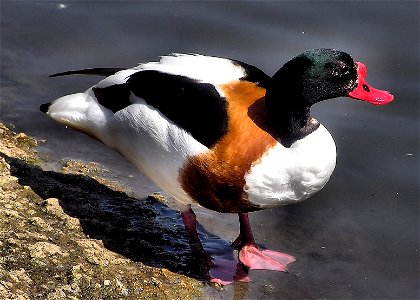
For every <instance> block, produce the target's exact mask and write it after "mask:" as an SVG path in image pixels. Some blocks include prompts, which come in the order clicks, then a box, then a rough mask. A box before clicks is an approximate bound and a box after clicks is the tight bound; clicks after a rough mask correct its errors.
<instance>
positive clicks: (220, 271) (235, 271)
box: [208, 256, 249, 285]
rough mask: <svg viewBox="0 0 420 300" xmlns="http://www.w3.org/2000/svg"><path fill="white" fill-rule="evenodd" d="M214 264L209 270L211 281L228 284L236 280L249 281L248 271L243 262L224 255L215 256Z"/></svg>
mask: <svg viewBox="0 0 420 300" xmlns="http://www.w3.org/2000/svg"><path fill="white" fill-rule="evenodd" d="M212 261H213V266H211V267H210V270H209V272H208V275H209V281H210V282H213V283H218V284H220V285H228V284H231V283H232V282H234V281H241V282H249V278H248V276H247V272H246V270H245V269H244V267H243V265H242V264H241V263H238V262H236V261H233V260H229V259H225V258H222V257H217V256H215V257H213V259H212Z"/></svg>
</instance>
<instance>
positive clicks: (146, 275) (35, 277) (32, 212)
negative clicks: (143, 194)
mask: <svg viewBox="0 0 420 300" xmlns="http://www.w3.org/2000/svg"><path fill="white" fill-rule="evenodd" d="M36 145H37V141H35V140H34V139H32V138H30V137H28V136H26V135H25V134H24V133H19V134H16V133H14V132H12V131H10V130H9V129H8V128H6V127H5V126H4V125H2V124H0V299H144V298H152V299H192V298H196V297H200V295H201V292H200V288H202V283H201V282H200V281H198V280H196V279H193V278H198V275H197V274H195V273H194V268H193V266H194V260H193V259H192V257H191V256H190V254H189V250H188V244H187V237H186V236H185V234H184V232H183V227H182V222H180V220H179V216H178V213H177V212H175V211H173V210H171V209H169V208H167V207H166V206H165V205H164V204H162V203H161V202H159V201H158V200H157V198H158V197H152V196H151V197H149V198H147V199H136V198H134V197H130V196H128V195H127V194H126V193H124V192H122V191H120V189H121V187H119V186H118V184H117V183H115V182H110V181H107V180H105V179H103V178H102V177H101V173H102V172H106V170H101V169H100V167H99V166H98V165H96V164H94V163H87V164H84V163H81V162H75V161H67V162H63V165H62V168H61V171H60V172H54V171H44V170H43V169H42V168H41V167H39V165H42V164H43V162H42V161H40V160H39V159H38V158H37V156H36V152H35V151H34V150H33V147H34V146H36ZM191 270H192V271H191ZM182 274H185V275H188V276H184V275H182Z"/></svg>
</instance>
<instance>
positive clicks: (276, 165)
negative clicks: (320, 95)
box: [244, 125, 336, 208]
mask: <svg viewBox="0 0 420 300" xmlns="http://www.w3.org/2000/svg"><path fill="white" fill-rule="evenodd" d="M335 164H336V147H335V143H334V140H333V138H332V136H331V134H330V133H329V132H328V130H327V129H326V128H325V127H324V126H322V125H320V127H319V128H318V129H317V130H315V131H314V132H312V133H311V134H309V135H308V136H306V137H305V138H303V139H301V140H298V141H296V142H295V143H293V144H292V145H291V147H290V148H285V147H284V146H283V145H281V144H280V143H279V144H277V145H275V146H274V147H272V148H271V149H269V150H268V151H267V152H266V153H265V154H264V155H263V156H262V157H261V159H259V160H258V161H256V162H255V163H254V164H253V165H252V167H251V169H250V170H249V172H247V174H246V175H245V182H246V184H245V187H244V189H245V192H246V194H247V196H248V201H250V202H251V203H252V204H253V205H255V206H259V207H261V208H266V207H272V206H276V205H282V204H289V203H293V202H297V201H301V200H305V199H307V198H308V197H310V196H311V195H313V194H314V193H316V192H317V191H319V190H320V189H322V188H323V187H324V185H325V184H326V183H327V181H328V180H329V178H330V176H331V174H332V172H333V171H334V168H335Z"/></svg>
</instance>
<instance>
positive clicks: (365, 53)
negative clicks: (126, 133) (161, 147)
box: [0, 0, 420, 299]
mask: <svg viewBox="0 0 420 300" xmlns="http://www.w3.org/2000/svg"><path fill="white" fill-rule="evenodd" d="M321 47H325V48H337V49H342V50H345V51H347V52H349V53H350V54H351V55H352V56H353V57H354V58H355V59H356V60H359V61H362V62H364V63H365V64H366V65H367V68H368V81H369V82H370V83H371V84H372V85H373V86H375V87H377V88H383V89H386V90H389V91H391V92H392V93H393V94H394V95H395V100H394V102H392V103H391V104H389V105H387V106H384V107H374V106H372V105H369V104H367V103H362V102H360V101H352V100H349V99H338V100H329V101H325V102H323V103H320V104H318V105H317V106H316V107H314V108H313V114H314V115H315V116H316V117H317V118H318V119H319V120H320V121H321V122H322V123H323V124H324V125H325V126H326V127H327V128H328V129H329V130H330V132H331V133H332V135H333V136H334V138H335V140H336V144H337V149H338V160H337V168H336V170H335V172H334V174H333V176H332V178H331V180H330V182H329V183H328V184H327V186H326V187H325V188H324V189H323V190H322V191H321V192H320V193H318V194H317V195H315V196H314V197H313V198H311V199H310V200H308V201H306V202H304V203H302V204H299V205H295V206H289V207H284V208H277V209H272V210H266V211H261V212H256V213H253V214H251V222H252V224H253V226H254V231H255V237H256V239H257V242H259V243H260V244H261V245H263V246H265V247H267V248H271V249H277V250H280V251H284V252H286V253H291V254H293V255H294V256H296V257H297V258H298V260H297V261H296V262H295V263H293V264H292V265H290V272H289V273H288V274H285V273H275V272H270V271H252V272H251V273H250V277H251V279H252V282H250V283H249V284H247V285H245V284H240V285H233V286H228V287H226V288H225V289H224V290H222V291H219V290H215V289H213V288H208V289H206V297H208V298H211V299H228V298H235V299H242V298H243V299H319V298H322V299H343V298H345V299H365V298H375V299H397V298H398V299H418V298H419V297H420V295H419V82H420V81H419V2H418V1H384V2H381V1H369V2H368V1H353V2H351V1H350V2H341V1H340V2H328V1H310V2H309V1H308V2H306V1H299V2H289V1H279V2H275V1H273V2H270V1H266V2H257V1H256V2H252V1H250V2H183V1H175V2H170V1H168V2H166V1H165V2H137V1H127V2H124V1H118V2H112V1H63V2H57V1H4V0H2V1H1V106H0V121H2V122H4V123H6V124H13V125H14V126H16V130H17V131H24V132H26V133H28V134H30V135H32V136H35V137H36V138H38V139H46V140H47V142H46V143H45V144H44V145H43V146H42V147H41V148H40V151H41V154H43V155H47V156H48V157H49V159H50V160H51V161H58V160H60V159H69V158H73V159H82V160H86V161H92V160H93V161H97V162H98V163H99V164H101V165H103V166H104V167H105V168H107V169H110V170H111V174H110V176H111V177H115V178H116V179H117V180H119V181H121V182H123V183H124V184H126V185H128V186H130V187H131V188H132V189H133V192H135V193H136V195H137V196H138V197H139V198H141V197H145V196H146V195H147V194H149V193H151V192H154V191H157V190H158V188H157V187H155V186H154V185H152V184H151V183H150V182H149V181H148V180H147V179H145V178H144V177H143V176H142V175H141V174H139V173H138V172H137V171H136V170H135V169H134V168H133V167H131V166H130V165H129V164H128V163H127V162H126V161H125V160H124V159H123V158H121V157H120V156H119V155H117V154H115V153H113V152H112V151H111V150H109V149H107V148H105V147H104V146H102V145H101V144H99V143H97V142H95V141H92V140H90V139H89V138H87V137H85V136H83V135H82V134H79V133H76V132H74V131H72V130H66V129H65V128H63V126H60V125H58V124H56V123H54V122H53V121H52V120H49V119H48V118H47V117H45V116H44V115H42V114H41V113H40V112H39V111H38V107H39V104H41V103H44V102H48V101H51V100H53V99H55V98H57V97H59V96H61V95H64V94H67V93H73V92H78V91H82V90H85V89H86V88H87V87H88V86H90V85H92V84H94V83H95V82H96V81H97V80H98V78H93V77H81V76H73V77H66V78H59V79H49V78H47V75H49V74H52V73H55V72H60V71H66V70H69V69H79V68H89V67H130V66H134V65H136V64H137V63H139V62H145V61H148V60H156V59H157V58H158V56H159V55H163V54H168V53H171V52H195V53H202V54H209V55H215V56H223V57H232V58H236V59H239V60H242V61H245V62H248V63H250V64H253V65H256V66H258V67H260V68H261V69H262V70H264V71H266V72H267V73H268V74H270V75H271V74H273V73H274V72H275V71H276V70H277V69H278V68H279V67H280V66H281V65H282V64H283V63H284V62H286V61H287V60H288V59H290V58H291V57H292V56H294V55H296V54H298V53H300V52H301V51H303V50H306V49H309V48H321ZM49 167H50V168H53V167H54V166H53V165H52V166H49ZM130 175H133V176H130ZM197 211H198V218H199V221H200V223H201V224H202V226H203V227H204V228H205V230H207V231H209V232H211V233H214V234H215V235H217V236H219V237H220V238H221V239H224V240H226V241H229V240H232V239H234V238H235V237H236V235H237V233H238V223H237V217H236V216H235V215H222V214H218V213H214V212H210V211H207V210H204V209H198V210H197ZM221 244H223V242H222V241H219V242H217V240H216V241H215V242H214V246H215V247H216V248H217V247H218V245H221ZM224 244H226V242H224Z"/></svg>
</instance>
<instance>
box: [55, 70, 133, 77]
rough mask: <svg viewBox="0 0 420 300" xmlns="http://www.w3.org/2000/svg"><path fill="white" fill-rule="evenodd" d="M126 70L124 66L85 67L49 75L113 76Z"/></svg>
mask: <svg viewBox="0 0 420 300" xmlns="http://www.w3.org/2000/svg"><path fill="white" fill-rule="evenodd" d="M122 70H125V69H124V68H92V69H83V70H72V71H66V72H60V73H55V74H52V75H50V76H49V77H59V76H66V75H75V74H79V75H99V76H111V75H114V74H115V73H117V72H119V71H122Z"/></svg>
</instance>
